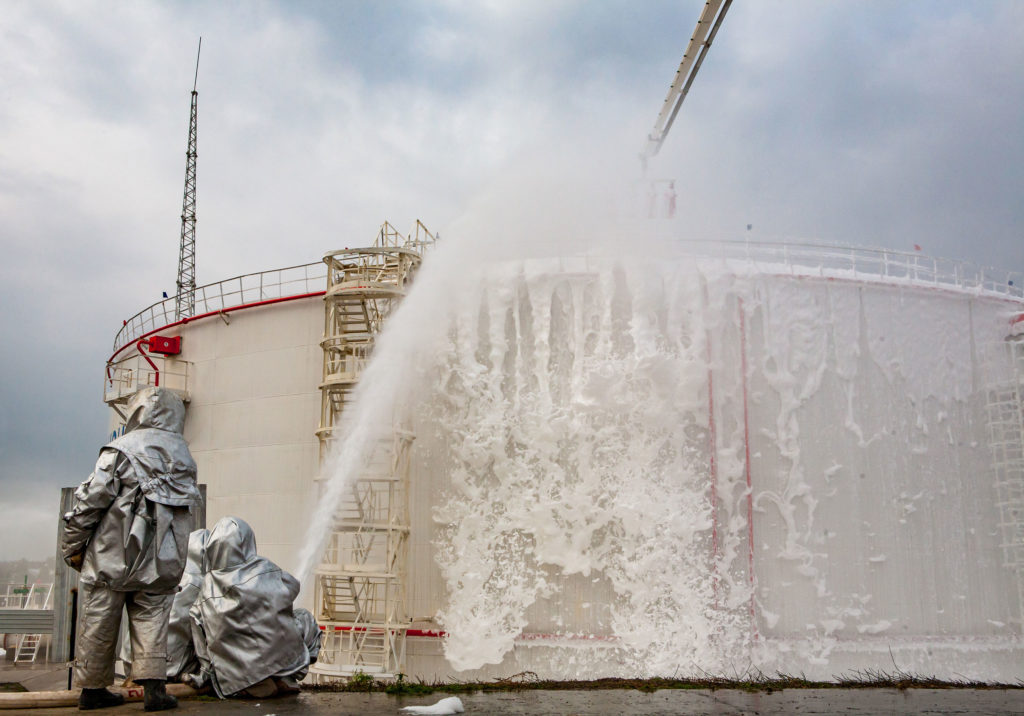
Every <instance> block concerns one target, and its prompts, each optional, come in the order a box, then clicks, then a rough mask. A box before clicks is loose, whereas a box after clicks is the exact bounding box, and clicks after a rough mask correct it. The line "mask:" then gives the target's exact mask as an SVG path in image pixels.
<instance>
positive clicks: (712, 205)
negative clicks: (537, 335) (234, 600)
mask: <svg viewBox="0 0 1024 716" xmlns="http://www.w3.org/2000/svg"><path fill="white" fill-rule="evenodd" d="M702 4H703V3H702V2H701V1H700V0H686V1H685V2H669V1H667V0H665V1H658V2H644V3H637V2H600V3H596V2H548V1H543V2H541V1H536V2H528V1H524V2H503V1H501V0H494V1H492V2H485V1H480V2H475V1H474V2H468V1H467V2H458V1H455V0H451V1H448V2H431V3H426V2H393V3H392V2H389V3H370V2H299V3H287V4H285V3H280V4H278V3H269V2H239V3H216V4H214V3H203V2H182V3H161V4H155V3H114V2H93V3H79V2H74V3H71V2H66V3H64V2H7V3H5V5H4V12H3V13H0V220H2V221H0V241H2V248H3V252H4V261H3V262H0V302H2V306H3V312H2V318H0V321H2V323H0V330H2V335H4V336H5V337H6V340H5V341H4V343H3V345H2V346H0V360H2V365H0V368H2V371H3V379H2V383H0V401H2V405H3V411H2V412H0V495H2V496H3V498H2V502H3V506H4V507H5V508H8V509H10V510H12V511H15V512H16V513H18V514H26V515H35V516H36V518H33V519H32V520H30V521H29V524H28V525H24V524H20V523H13V522H8V523H6V524H3V525H0V559H7V558H12V557H18V556H21V555H22V554H25V555H27V556H44V555H46V554H49V553H51V552H52V549H53V524H52V523H53V520H54V519H55V517H56V515H55V513H54V509H53V506H54V503H55V500H56V489H57V488H58V487H59V486H61V485H72V484H75V483H77V482H78V481H79V480H81V479H82V478H83V477H84V476H85V475H86V474H87V473H88V471H89V469H90V468H91V465H92V462H93V459H94V457H95V454H96V450H97V449H98V447H99V445H100V444H101V443H102V441H103V439H104V437H105V433H106V419H105V409H104V406H103V405H102V403H101V402H100V395H101V380H102V370H103V365H104V361H105V360H106V358H107V357H108V356H109V353H110V350H111V348H110V344H111V342H112V340H113V337H114V334H115V333H116V331H117V329H118V328H119V327H120V325H121V321H122V320H123V319H125V318H128V317H129V316H130V315H131V314H133V313H135V312H136V311H138V310H139V309H141V308H143V307H145V306H146V305H148V304H149V303H152V302H154V301H155V300H157V299H158V298H159V297H160V293H161V291H165V290H166V291H170V290H171V288H172V287H173V283H174V272H175V267H176V261H177V247H178V229H179V227H178V221H179V219H178V217H179V214H180V208H181V190H182V189H181V182H182V177H183V170H184V156H183V155H184V141H185V130H186V127H187V121H188V101H189V91H190V90H191V86H192V71H193V67H192V63H193V62H194V58H195V43H196V40H197V38H198V36H199V35H200V34H202V35H203V37H204V44H203V60H202V64H201V67H200V73H199V91H200V120H199V123H200V133H199V226H198V242H199V245H198V279H199V282H200V283H207V282H211V281H215V280H219V279H223V278H227V277H230V276H234V275H238V274H241V273H246V272H251V271H259V270H265V269H269V268H273V267H279V266H286V265H293V264H296V263H304V262H311V261H315V260H317V258H318V257H319V256H321V255H322V253H323V252H324V251H326V250H328V249H330V248H335V247H337V246H341V245H351V244H354V243H357V242H358V241H359V240H360V238H362V239H364V240H367V241H369V240H370V239H371V237H372V235H373V233H374V231H375V228H376V227H377V226H378V225H379V223H380V222H381V221H382V220H384V219H391V220H393V221H395V222H396V223H398V224H399V225H400V226H404V225H407V224H409V223H411V222H412V220H413V219H415V218H423V219H424V220H425V221H426V222H427V223H428V225H430V226H432V227H433V228H438V229H441V230H442V231H444V230H445V228H446V226H447V225H448V224H449V223H451V222H453V221H454V220H455V219H456V218H457V217H458V216H459V215H460V213H461V212H463V211H465V209H466V206H467V205H468V204H469V203H470V201H471V200H472V198H473V197H474V195H475V194H476V193H477V192H478V190H479V189H480V187H481V186H484V185H486V184H488V183H489V182H490V180H491V179H492V178H493V177H495V176H497V175H499V174H501V173H502V172H503V168H504V167H506V166H507V165H508V163H509V162H510V161H511V160H513V159H515V158H516V157H517V156H519V155H521V154H522V153H523V152H525V151H527V150H533V149H535V148H536V147H538V146H543V145H544V144H545V143H549V144H553V145H555V146H558V145H559V144H571V143H572V142H574V141H579V140H578V139H577V137H579V136H583V135H585V136H588V137H597V139H596V140H591V141H594V144H593V145H592V146H591V147H589V150H590V151H592V152H593V153H595V154H598V153H610V154H621V155H622V156H623V157H626V158H627V159H628V160H629V162H630V165H633V163H634V161H635V160H634V157H635V155H636V153H637V152H639V151H640V149H641V147H642V145H643V139H644V137H645V136H646V134H647V132H648V131H650V129H651V126H652V124H653V121H654V118H655V115H656V114H657V111H658V109H659V108H660V105H661V102H662V100H663V98H664V95H665V92H666V90H667V89H668V85H669V83H670V82H671V79H672V74H673V72H674V71H675V68H676V66H677V65H678V63H679V59H680V57H681V54H682V51H683V49H684V48H685V46H686V42H687V40H688V39H689V36H690V33H691V32H692V31H693V26H694V23H695V21H696V18H697V15H698V13H699V11H700V8H701V6H702ZM1021 37H1024V5H1022V4H1020V3H1015V2H1009V1H1007V2H990V3H962V2H930V1H929V2H925V1H923V0H922V1H918V2H885V3H881V2H878V3H822V2H811V1H807V2H770V1H759V2H742V1H741V2H736V3H733V6H732V9H731V10H730V11H729V15H728V18H727V19H726V22H725V24H724V26H723V28H722V31H721V32H720V34H719V36H718V38H717V40H716V43H715V45H714V47H713V48H712V50H711V52H710V54H709V56H708V60H707V61H706V62H705V64H704V67H703V68H702V70H701V74H700V76H699V77H698V79H697V82H696V83H695V85H694V88H693V90H692V91H691V94H690V96H689V98H688V99H687V100H686V104H685V106H684V109H683V112H682V114H681V115H680V117H679V120H678V121H677V123H676V126H675V128H674V129H673V133H672V135H671V136H670V137H669V140H668V142H667V143H666V144H665V147H664V149H663V151H662V154H661V155H660V156H659V157H657V158H656V160H655V161H654V162H653V163H652V166H651V171H652V172H653V173H654V174H655V175H657V176H667V177H671V178H675V179H676V180H677V188H678V190H679V194H680V199H679V204H680V214H681V219H680V221H679V224H678V229H679V232H680V234H682V235H695V236H720V237H730V238H734V237H736V236H737V235H748V234H747V233H746V232H745V226H746V224H748V223H752V224H754V230H753V231H752V232H750V234H749V235H750V236H751V237H752V238H783V237H789V238H812V239H819V240H826V241H839V242H846V243H853V244H862V245H886V246H891V247H894V248H901V249H908V248H910V247H911V246H912V245H913V244H914V243H917V244H920V245H922V246H923V247H924V248H925V250H926V251H927V252H928V253H932V254H938V255H945V256H950V257H953V258H960V259H967V260H972V261H977V262H979V263H982V264H998V265H1000V266H1003V267H1006V268H1010V267H1017V268H1024V241H1022V240H1021V235H1020V234H1021V226H1022V220H1024V208H1022V207H1024V202H1021V201H1020V198H1019V193H1020V191H1019V187H1020V186H1022V185H1024V176H1022V166H1024V69H1022V68H1024V43H1021V41H1020V38H1021ZM584 130H585V131H584ZM636 166H637V171H639V166H638V163H636Z"/></svg>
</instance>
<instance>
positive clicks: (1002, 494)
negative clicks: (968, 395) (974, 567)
mask: <svg viewBox="0 0 1024 716" xmlns="http://www.w3.org/2000/svg"><path fill="white" fill-rule="evenodd" d="M1007 350H1008V352H1009V357H1010V360H1011V362H1012V365H1013V370H1012V373H1011V375H1012V378H1011V380H1010V381H1009V382H1007V383H1003V384H1001V385H998V386H995V387H993V388H990V389H989V392H988V403H987V405H986V409H987V418H988V420H987V422H988V430H989V446H990V450H991V451H992V469H993V476H994V479H995V487H996V499H997V500H998V507H999V529H1000V532H1001V536H1002V548H1003V564H1004V565H1005V566H1006V567H1007V568H1008V569H1010V570H1013V572H1014V573H1015V576H1016V583H1017V598H1018V615H1017V621H1018V629H1020V631H1021V632H1024V335H1018V336H1011V337H1010V338H1009V339H1008V340H1007Z"/></svg>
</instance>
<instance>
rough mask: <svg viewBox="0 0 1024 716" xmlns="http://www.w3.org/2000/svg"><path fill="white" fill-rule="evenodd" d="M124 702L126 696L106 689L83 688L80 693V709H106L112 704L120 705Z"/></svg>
mask: <svg viewBox="0 0 1024 716" xmlns="http://www.w3.org/2000/svg"><path fill="white" fill-rule="evenodd" d="M123 703H124V696H122V695H121V694H115V693H114V692H112V691H107V690H106V689H82V693H81V694H79V695H78V710H79V711H92V710H93V709H105V708H109V707H110V706H120V705H121V704H123Z"/></svg>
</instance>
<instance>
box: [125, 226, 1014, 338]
mask: <svg viewBox="0 0 1024 716" xmlns="http://www.w3.org/2000/svg"><path fill="white" fill-rule="evenodd" d="M679 248H680V251H681V252H682V253H684V254H688V255H694V256H700V257H704V258H713V259H723V260H727V261H744V262H748V263H749V264H750V265H751V266H752V267H753V268H755V269H758V270H763V271H766V272H769V271H770V272H772V273H780V272H783V273H792V274H793V275H800V276H805V275H818V276H835V275H848V276H851V277H854V278H859V279H863V280H880V281H889V280H891V281H895V282H900V283H902V282H907V283H911V284H914V285H933V286H940V287H945V288H952V289H960V290H963V291H969V292H980V293H986V294H990V295H996V296H1005V297H1007V298H1014V299H1021V298H1024V272H1021V271H1008V270H1005V269H993V268H984V267H982V266H978V265H976V264H973V263H970V262H966V261H954V260H951V259H941V258H934V257H931V256H926V255H924V254H921V253H917V252H913V253H911V252H906V251H893V250H890V249H872V248H863V247H855V246H837V245H828V244H812V243H795V242H766V241H685V242H681V243H680V244H679ZM579 258H583V259H584V262H585V263H587V264H589V263H590V261H591V260H594V259H598V257H596V256H594V257H579ZM565 262H566V263H567V264H571V265H576V264H577V260H576V259H571V258H570V259H566V260H565ZM326 279H327V267H326V266H325V264H324V263H323V262H322V261H317V262H315V263H309V264H302V265H299V266H290V267H288V268H282V269H274V270H271V271H262V272H260V273H251V274H246V275H244V276H236V277H235V278H229V279H226V280H224V281H218V282H217V283H211V284H207V285H205V286H200V287H199V288H197V289H196V301H195V305H196V308H195V311H196V314H202V313H208V312H210V311H220V310H223V309H225V308H230V307H232V306H240V305H242V304H246V303H251V302H254V301H262V300H266V299H272V298H285V297H287V296H297V295H300V294H303V293H312V292H314V291H322V290H323V289H324V287H325V286H326ZM174 307H175V299H174V297H173V296H172V297H171V298H167V299H164V300H163V301H160V302H158V303H154V304H153V305H152V306H149V307H147V308H144V309H142V310H141V311H139V312H138V313H136V314H135V315H134V316H132V317H131V318H129V319H128V320H127V321H125V324H124V326H123V327H122V328H121V330H120V331H118V333H117V336H116V338H115V339H114V350H115V351H117V350H119V349H120V348H121V347H123V346H125V345H127V344H128V343H131V342H132V341H135V340H138V339H139V337H140V336H142V335H144V334H146V333H148V332H149V331H152V330H155V329H157V328H160V327H161V326H166V325H167V324H169V323H173V322H174V321H175V316H174Z"/></svg>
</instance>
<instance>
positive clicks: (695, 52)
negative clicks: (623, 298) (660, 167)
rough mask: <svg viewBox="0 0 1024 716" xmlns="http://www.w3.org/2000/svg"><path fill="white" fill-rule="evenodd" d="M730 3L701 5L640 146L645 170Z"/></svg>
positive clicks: (711, 0)
mask: <svg viewBox="0 0 1024 716" xmlns="http://www.w3.org/2000/svg"><path fill="white" fill-rule="evenodd" d="M731 4H732V0H707V2H705V3H704V10H703V11H702V12H701V14H700V18H699V19H698V20H697V28H696V29H695V30H694V31H693V37H691V38H690V43H689V44H688V45H687V46H686V52H685V53H684V54H683V61H682V62H680V63H679V69H678V70H676V76H675V79H674V80H673V81H672V86H671V87H669V89H668V95H667V96H666V97H665V102H664V103H663V104H662V106H661V112H659V113H658V119H657V121H655V123H654V129H653V130H652V131H651V133H650V134H649V135H648V137H647V144H646V145H645V146H644V150H643V152H641V153H640V160H641V162H643V164H644V167H645V168H646V166H647V160H648V159H650V158H651V157H653V156H654V155H656V154H657V153H658V151H659V150H660V149H661V145H662V143H663V142H664V141H665V137H667V136H668V132H669V130H670V129H671V128H672V123H673V122H674V121H675V119H676V115H677V114H679V108H680V107H681V106H682V104H683V100H684V99H686V93H687V92H689V91H690V85H692V84H693V79H694V78H695V77H696V76H697V71H698V70H700V66H701V64H702V63H703V62H704V57H705V56H706V55H707V54H708V49H710V47H711V43H712V41H714V39H715V35H716V34H717V33H718V28H719V27H721V25H722V20H724V19H725V13H726V12H728V10H729V6H730V5H731Z"/></svg>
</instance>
